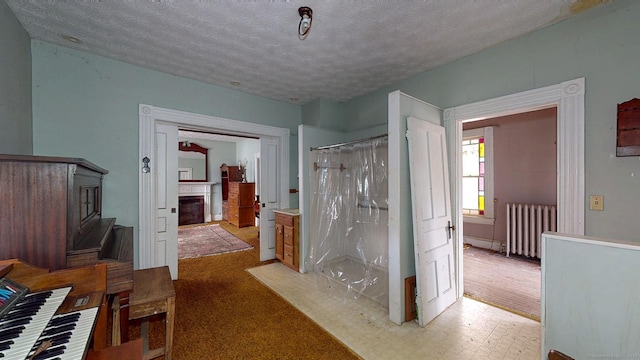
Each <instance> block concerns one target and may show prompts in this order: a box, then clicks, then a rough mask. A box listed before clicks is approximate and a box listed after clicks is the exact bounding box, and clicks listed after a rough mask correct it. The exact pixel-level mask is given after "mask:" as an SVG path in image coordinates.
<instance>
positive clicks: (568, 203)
mask: <svg viewBox="0 0 640 360" xmlns="http://www.w3.org/2000/svg"><path fill="white" fill-rule="evenodd" d="M584 81H585V80H584V78H579V79H575V80H570V81H566V82H562V83H559V84H556V85H551V86H547V87H544V88H538V89H534V90H529V91H524V92H521V93H517V94H513V95H507V96H503V97H499V98H494V99H490V100H486V101H481V102H478V103H472V104H468V105H463V106H459V107H455V108H450V109H446V110H445V116H444V117H445V126H446V127H447V136H448V140H449V149H450V154H452V155H451V157H450V171H451V175H452V176H451V182H452V185H451V189H452V199H453V200H452V205H453V206H452V215H453V216H454V217H455V220H454V223H455V226H456V227H457V228H458V229H463V216H462V195H461V194H462V181H461V178H462V175H461V174H462V163H461V161H462V151H461V147H462V133H463V122H470V121H474V120H484V119H488V118H492V117H498V116H506V115H511V114H516V113H522V112H526V111H533V110H540V109H545V108H550V107H554V106H555V107H556V109H557V110H556V112H557V159H556V161H557V162H556V164H557V195H556V196H557V216H558V228H557V231H558V232H563V233H568V234H577V235H583V234H584V88H585V87H584ZM456 237H457V241H456V243H457V249H456V260H457V261H456V270H457V275H456V277H457V279H458V297H461V296H462V295H463V294H464V281H463V279H464V277H463V276H464V270H463V261H464V260H463V247H464V244H463V236H462V231H457V234H456Z"/></svg>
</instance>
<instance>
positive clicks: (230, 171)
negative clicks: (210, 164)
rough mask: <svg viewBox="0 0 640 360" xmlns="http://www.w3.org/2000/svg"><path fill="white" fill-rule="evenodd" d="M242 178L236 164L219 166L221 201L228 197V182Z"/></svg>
mask: <svg viewBox="0 0 640 360" xmlns="http://www.w3.org/2000/svg"><path fill="white" fill-rule="evenodd" d="M240 180H242V174H241V173H240V168H239V167H238V166H228V165H227V164H222V165H221V166H220V183H221V184H222V201H227V200H228V199H229V183H230V182H235V181H240Z"/></svg>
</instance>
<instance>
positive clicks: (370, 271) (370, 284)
mask: <svg viewBox="0 0 640 360" xmlns="http://www.w3.org/2000/svg"><path fill="white" fill-rule="evenodd" d="M318 274H319V275H322V277H323V278H325V279H327V280H329V282H330V283H331V284H339V285H340V286H341V287H342V288H344V291H345V292H347V293H348V292H349V291H352V292H355V293H356V294H359V295H363V296H365V297H367V298H369V299H371V300H373V301H375V302H377V303H379V304H380V305H382V306H384V307H385V308H387V309H388V308H389V269H387V268H384V267H381V266H378V265H375V264H371V263H368V264H367V263H363V262H362V261H361V260H359V259H356V258H352V257H349V256H344V257H339V258H336V259H333V260H331V261H328V262H325V263H324V264H323V269H322V272H321V273H318Z"/></svg>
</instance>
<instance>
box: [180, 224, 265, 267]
mask: <svg viewBox="0 0 640 360" xmlns="http://www.w3.org/2000/svg"><path fill="white" fill-rule="evenodd" d="M252 248H253V246H251V245H249V244H247V243H246V242H244V241H242V240H240V239H238V238H237V237H235V236H234V235H232V234H231V233H230V232H228V231H227V230H225V229H223V228H222V227H221V226H220V225H219V224H209V225H202V226H195V227H186V228H179V229H178V259H187V258H197V257H202V256H210V255H218V254H224V253H229V252H234V251H241V250H247V249H252Z"/></svg>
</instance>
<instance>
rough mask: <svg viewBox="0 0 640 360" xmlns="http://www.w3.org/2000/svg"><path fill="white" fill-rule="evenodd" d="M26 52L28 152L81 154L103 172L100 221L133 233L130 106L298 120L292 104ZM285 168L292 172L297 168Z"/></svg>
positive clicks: (78, 57) (134, 144) (289, 123)
mask: <svg viewBox="0 0 640 360" xmlns="http://www.w3.org/2000/svg"><path fill="white" fill-rule="evenodd" d="M31 53H32V61H33V151H34V154H36V155H54V156H69V157H82V158H85V159H87V160H88V161H91V162H93V163H95V164H97V165H99V166H101V167H103V168H105V169H108V170H109V174H108V175H107V176H106V177H105V181H104V202H103V216H105V217H116V218H117V219H118V221H117V222H118V223H119V224H121V225H125V226H134V227H135V228H136V229H138V174H139V171H140V167H141V160H140V159H138V104H140V103H144V104H149V105H154V106H159V107H163V108H169V109H176V110H181V111H188V112H193V113H198V114H204V115H211V116H217V117H222V118H227V119H233V120H240V121H247V122H253V123H260V124H266V125H271V126H276V127H282V128H289V129H290V130H291V131H292V132H293V133H295V132H297V126H298V125H299V124H300V123H301V120H300V116H301V115H300V114H301V111H300V107H299V106H298V105H292V104H288V103H284V102H279V101H274V100H270V99H266V98H262V97H258V96H253V95H248V94H246V93H242V92H239V91H235V90H229V89H225V88H221V87H217V86H213V85H208V84H205V83H202V82H198V81H194V80H189V79H185V78H181V77H177V76H172V75H168V74H164V73H160V72H157V71H153V70H149V69H145V68H142V67H138V66H133V65H129V64H126V63H123V62H119V61H114V60H110V59H107V58H104V57H100V56H95V55H91V54H88V53H84V52H80V51H75V50H71V49H68V48H64V47H60V46H56V45H52V44H49V43H45V42H41V41H35V40H34V41H32V43H31ZM292 141H297V138H296V139H292ZM292 158H296V157H294V156H292ZM291 167H292V173H293V174H296V173H297V163H296V162H292V163H291ZM295 201H297V198H296V199H295ZM136 234H137V231H136Z"/></svg>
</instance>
